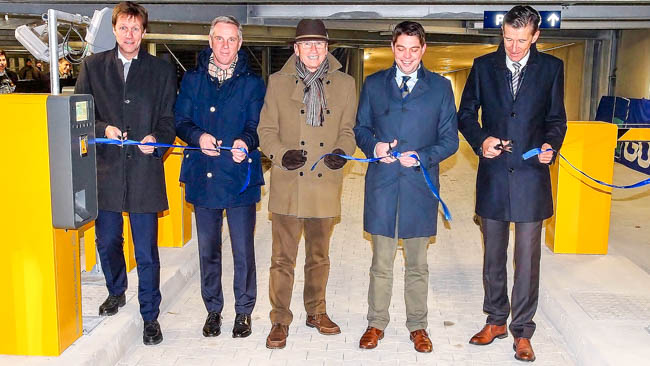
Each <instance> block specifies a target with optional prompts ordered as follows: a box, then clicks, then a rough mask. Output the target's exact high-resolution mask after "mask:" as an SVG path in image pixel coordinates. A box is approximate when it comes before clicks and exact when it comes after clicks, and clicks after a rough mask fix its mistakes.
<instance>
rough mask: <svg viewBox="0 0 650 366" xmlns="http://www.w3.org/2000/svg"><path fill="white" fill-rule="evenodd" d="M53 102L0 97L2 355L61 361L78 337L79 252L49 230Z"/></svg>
mask: <svg viewBox="0 0 650 366" xmlns="http://www.w3.org/2000/svg"><path fill="white" fill-rule="evenodd" d="M47 98H48V95H44V94H30V95H26V94H6V95H0V110H1V111H2V119H3V122H5V123H3V136H4V139H3V144H4V145H5V147H4V153H3V154H1V156H0V166H2V169H3V170H4V171H5V173H6V174H5V175H3V177H4V178H3V179H2V180H1V182H2V183H0V184H1V185H0V192H1V193H0V194H2V202H3V203H4V207H5V208H6V209H5V210H4V213H3V215H2V219H1V220H0V232H2V234H3V235H4V238H3V240H2V244H1V246H2V257H1V258H2V263H1V264H0V278H1V279H2V280H1V281H0V294H2V301H0V329H1V330H2V331H0V354H15V355H41V356H57V355H59V354H61V352H63V350H65V349H66V348H67V347H68V346H69V345H70V344H72V342H74V341H75V340H76V339H77V338H79V337H80V336H81V332H82V321H81V281H80V279H79V273H80V269H79V246H78V244H77V243H78V242H77V241H75V239H74V234H73V233H72V232H70V231H66V230H59V229H56V230H55V229H53V228H52V209H51V201H50V200H51V194H50V168H49V151H48V129H47V108H46V101H47Z"/></svg>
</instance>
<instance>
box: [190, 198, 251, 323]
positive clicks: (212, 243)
mask: <svg viewBox="0 0 650 366" xmlns="http://www.w3.org/2000/svg"><path fill="white" fill-rule="evenodd" d="M225 210H226V217H227V218H228V229H229V230H230V243H231V246H232V256H233V261H234V267H235V268H234V269H235V273H234V279H233V289H234V293H235V312H236V313H237V314H248V315H250V314H251V313H252V312H253V308H254V307H255V300H256V299H257V275H256V272H255V245H254V239H253V235H254V232H255V205H254V204H253V205H249V206H242V207H233V208H227V209H225ZM194 212H195V215H196V230H197V234H198V240H199V264H200V269H201V296H202V297H203V303H204V304H205V307H206V309H207V310H208V312H217V313H220V312H221V311H222V310H223V289H222V287H221V242H222V241H221V229H222V225H223V209H209V208H203V207H197V206H195V207H194Z"/></svg>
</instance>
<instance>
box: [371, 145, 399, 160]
mask: <svg viewBox="0 0 650 366" xmlns="http://www.w3.org/2000/svg"><path fill="white" fill-rule="evenodd" d="M395 146H397V140H393V142H378V143H377V145H375V156H377V157H380V156H384V157H383V158H382V159H381V160H379V161H381V162H382V163H386V164H390V163H392V162H395V161H396V160H397V159H395V158H394V157H392V156H387V155H389V154H390V152H389V150H390V149H392V148H394V147H395Z"/></svg>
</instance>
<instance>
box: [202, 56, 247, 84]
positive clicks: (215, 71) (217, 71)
mask: <svg viewBox="0 0 650 366" xmlns="http://www.w3.org/2000/svg"><path fill="white" fill-rule="evenodd" d="M238 59H239V56H238V55H235V59H234V60H233V62H232V63H231V64H230V66H228V68H227V69H225V70H224V69H222V68H220V67H219V66H217V63H216V62H214V53H212V54H210V63H209V64H208V74H209V75H210V76H211V77H213V78H215V79H217V80H219V84H221V83H223V82H224V81H226V80H228V79H230V78H231V77H232V75H233V74H234V73H235V66H237V60H238Z"/></svg>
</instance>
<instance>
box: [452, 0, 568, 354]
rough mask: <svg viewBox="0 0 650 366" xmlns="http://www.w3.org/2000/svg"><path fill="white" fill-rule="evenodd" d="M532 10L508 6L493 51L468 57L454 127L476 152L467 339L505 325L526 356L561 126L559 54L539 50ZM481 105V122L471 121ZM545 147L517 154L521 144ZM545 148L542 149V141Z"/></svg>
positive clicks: (475, 340)
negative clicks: (475, 317) (479, 276)
mask: <svg viewBox="0 0 650 366" xmlns="http://www.w3.org/2000/svg"><path fill="white" fill-rule="evenodd" d="M539 21H540V16H539V13H538V12H537V11H536V10H535V9H533V8H532V7H530V6H515V7H514V8H512V9H511V10H510V11H509V12H508V13H507V14H506V15H505V17H504V20H503V29H502V30H503V42H502V43H501V44H500V45H499V48H498V50H497V51H496V52H494V53H490V54H487V55H485V56H482V57H479V58H477V59H476V60H474V65H473V66H472V69H471V71H470V74H469V76H468V79H467V83H466V84H465V89H464V90H463V96H462V99H461V103H460V109H459V111H458V118H459V129H460V131H461V132H462V134H463V135H464V136H465V138H466V139H467V142H469V144H470V145H471V146H472V148H473V149H474V151H475V152H476V153H477V154H478V155H479V166H478V174H477V178H476V214H477V215H478V216H480V218H481V230H482V232H483V243H484V258H483V286H484V289H485V298H484V301H483V311H484V312H485V313H487V314H488V317H487V321H486V323H487V324H486V325H485V327H484V328H483V330H481V331H480V332H479V333H477V334H476V335H475V336H474V337H472V338H471V340H470V343H471V344H476V345H485V344H489V343H492V341H493V340H494V339H495V338H505V337H507V329H506V322H507V320H508V315H509V314H510V312H511V310H512V319H511V323H510V332H511V333H512V335H513V337H514V346H515V349H516V353H515V358H517V359H518V360H523V361H534V360H535V353H534V352H533V349H532V346H531V344H530V338H531V337H532V336H533V332H534V331H535V322H534V321H533V316H534V315H535V311H536V309H537V299H538V293H539V265H540V254H541V230H542V221H543V220H544V219H546V218H549V217H550V216H551V215H553V200H552V197H551V180H550V174H549V168H548V164H550V163H551V161H552V160H553V158H554V156H555V152H556V151H558V150H559V149H560V147H561V146H562V141H563V140H564V135H565V133H566V113H565V110H564V73H563V71H564V69H563V63H562V61H561V60H559V59H557V58H555V57H553V56H550V55H547V54H543V53H539V52H538V51H537V49H536V47H535V42H536V41H537V39H538V37H539V30H538V24H539ZM479 108H481V110H482V113H481V120H482V125H481V124H479V122H478V110H479ZM539 147H541V148H542V150H548V151H546V152H543V153H541V154H539V155H538V156H537V157H534V158H532V159H528V160H523V159H522V154H523V153H524V152H526V151H528V150H529V149H532V148H539ZM551 148H552V149H553V150H550V149H551ZM511 222H514V223H515V250H514V264H515V275H514V285H513V289H512V299H511V302H509V301H508V294H507V282H506V280H507V273H506V264H507V248H508V234H509V227H510V223H511Z"/></svg>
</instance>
